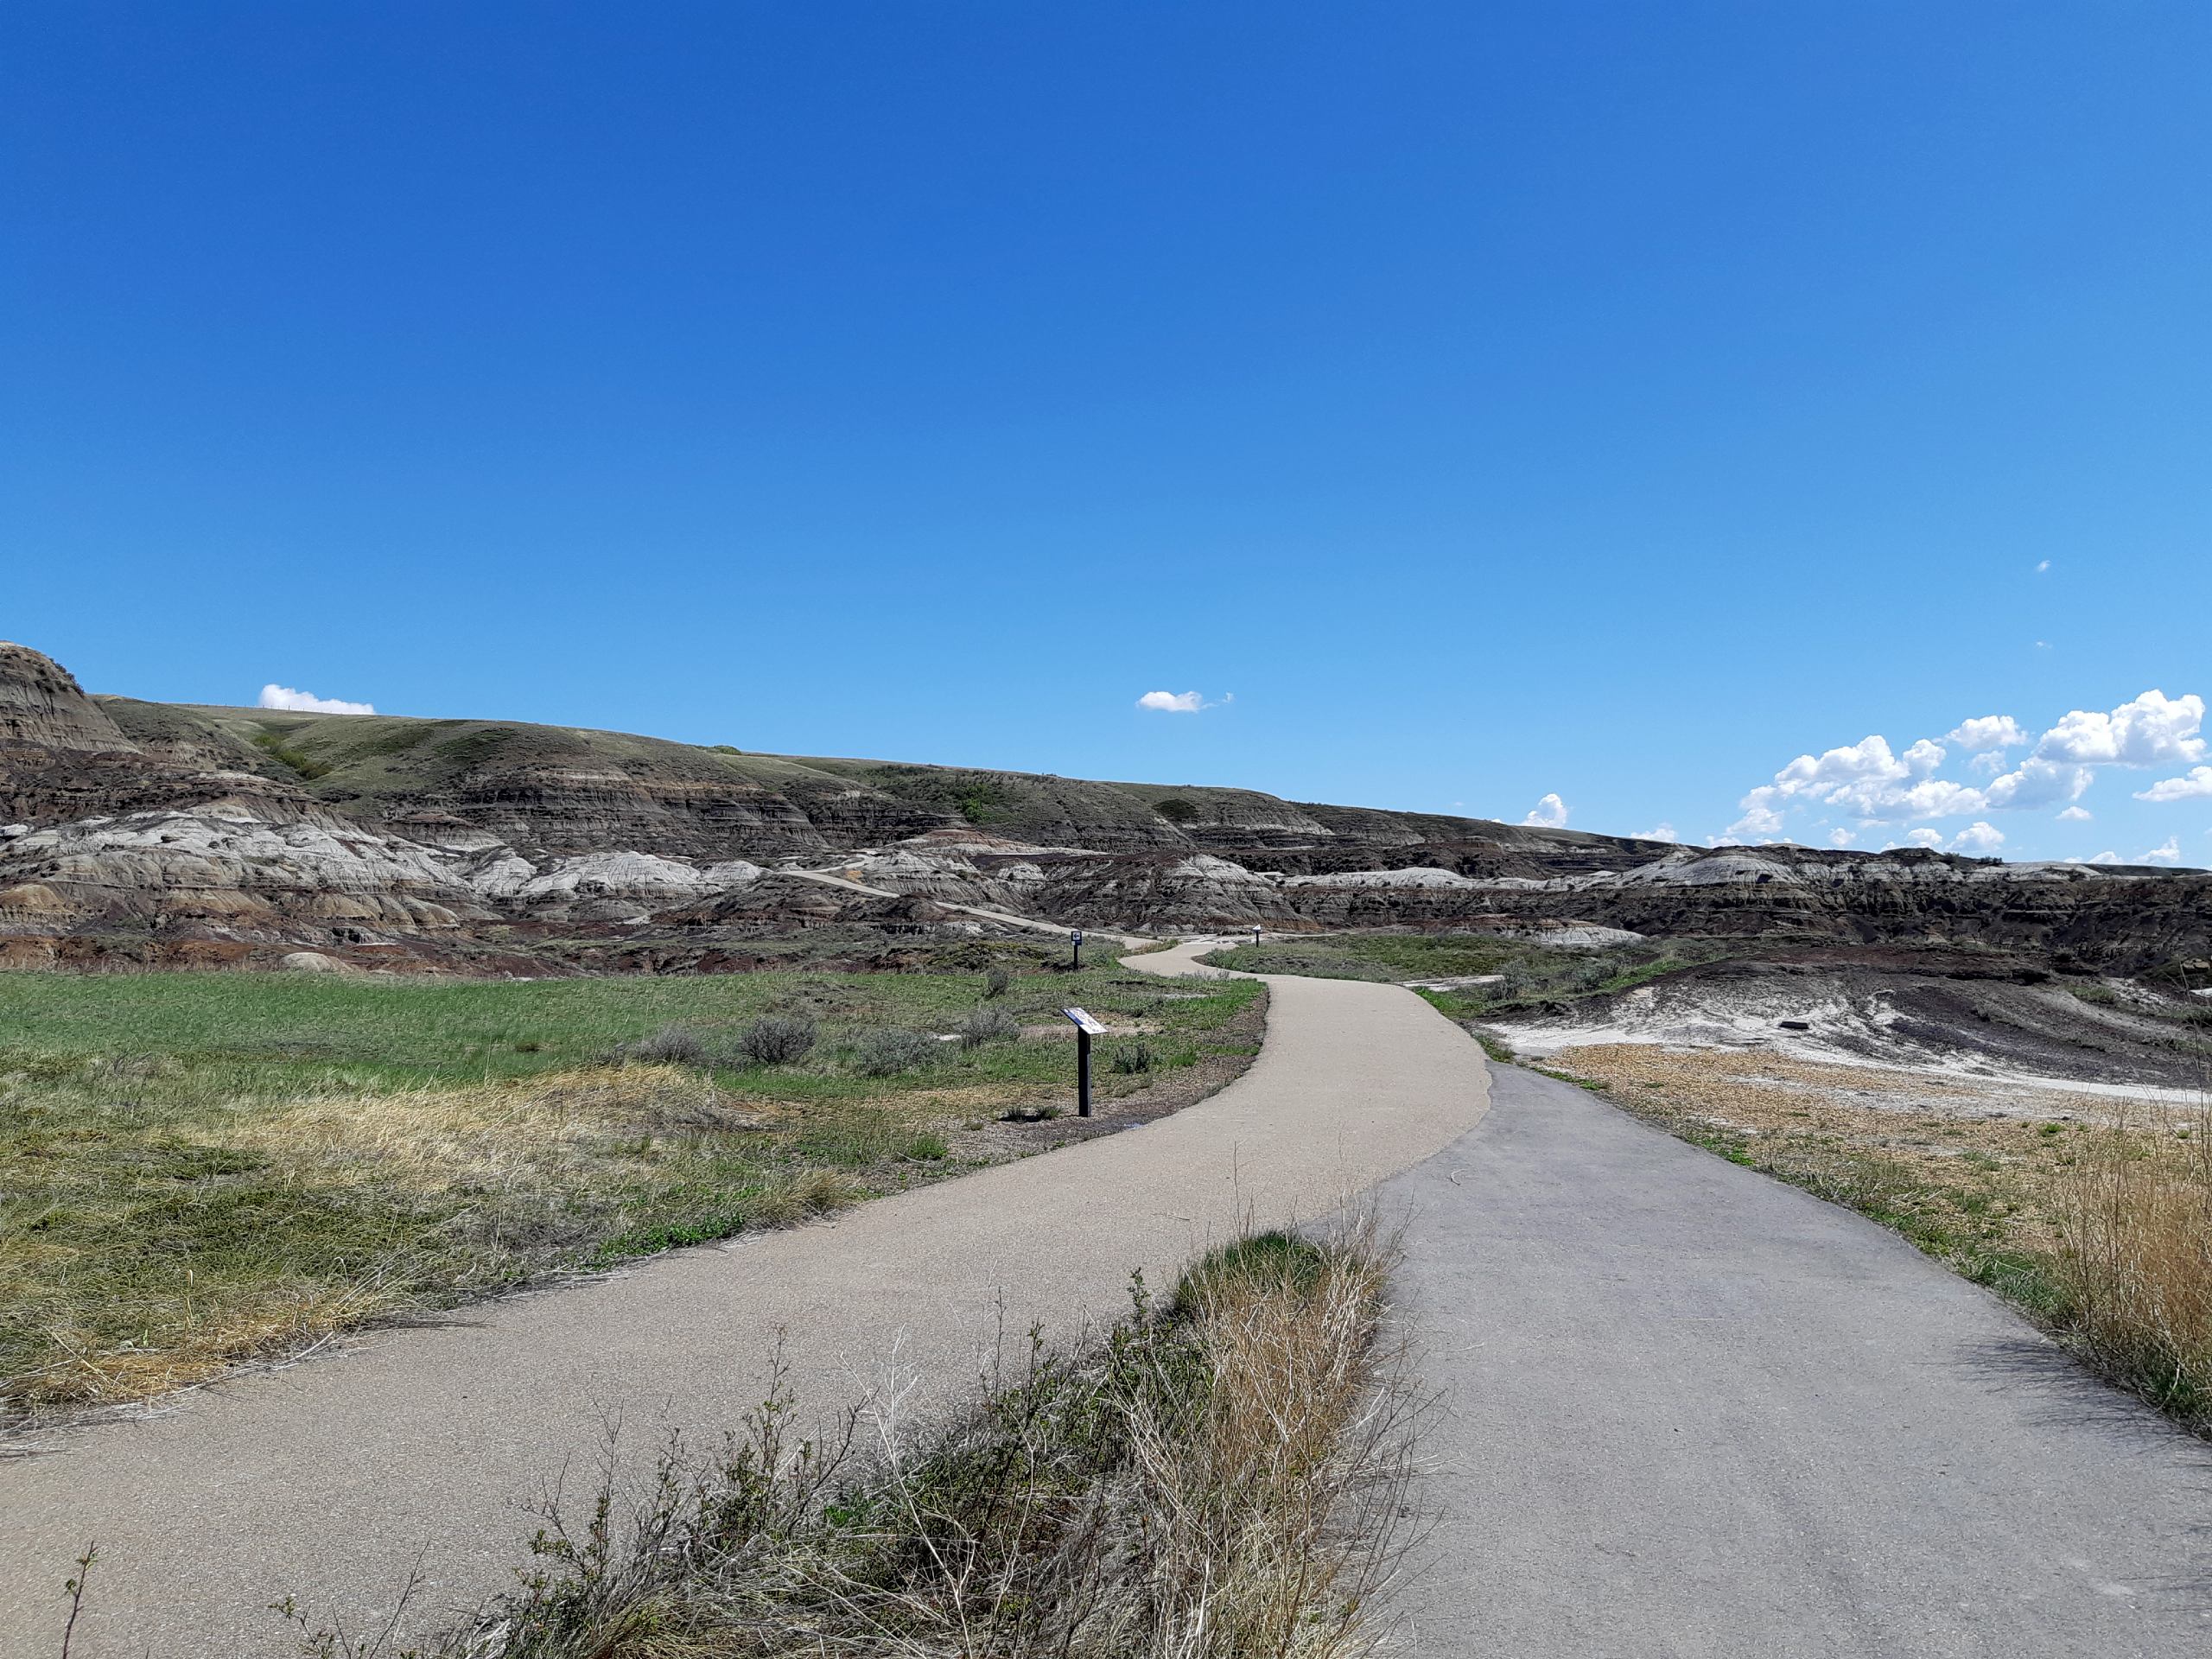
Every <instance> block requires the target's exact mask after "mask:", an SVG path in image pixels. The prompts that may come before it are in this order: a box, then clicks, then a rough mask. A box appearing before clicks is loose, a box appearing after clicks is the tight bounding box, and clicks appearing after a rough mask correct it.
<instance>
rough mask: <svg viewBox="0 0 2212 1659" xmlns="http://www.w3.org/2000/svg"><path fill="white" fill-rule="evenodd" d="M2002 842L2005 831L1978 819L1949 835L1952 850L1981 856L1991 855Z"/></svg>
mask: <svg viewBox="0 0 2212 1659" xmlns="http://www.w3.org/2000/svg"><path fill="white" fill-rule="evenodd" d="M2004 844H2005V832H2004V831H2003V830H2002V829H1999V828H1998V827H1997V826H1996V825H1995V824H1993V823H1981V822H1980V821H1978V820H1977V821H1976V822H1975V823H1970V824H1968V825H1967V827H1966V828H1965V829H1961V830H1960V831H1959V833H1958V834H1957V835H1955V836H1952V837H1951V850H1952V851H1953V852H1955V853H1973V854H1975V855H1979V856H1980V857H1983V858H1987V857H1989V856H1991V855H1993V854H1994V853H1995V852H1996V851H1997V849H1999V847H2002V846H2003V845H2004Z"/></svg>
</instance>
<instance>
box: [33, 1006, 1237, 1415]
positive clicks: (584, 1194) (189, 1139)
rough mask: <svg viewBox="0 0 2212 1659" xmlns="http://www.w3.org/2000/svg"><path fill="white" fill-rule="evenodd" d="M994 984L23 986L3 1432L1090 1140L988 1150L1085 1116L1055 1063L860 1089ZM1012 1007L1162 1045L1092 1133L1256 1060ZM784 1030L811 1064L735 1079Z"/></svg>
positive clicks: (1066, 1057) (1018, 1048)
mask: <svg viewBox="0 0 2212 1659" xmlns="http://www.w3.org/2000/svg"><path fill="white" fill-rule="evenodd" d="M988 985H989V981H988V978H987V977H986V976H983V975H982V974H973V973H957V974H953V973H947V974H934V975H933V974H896V975H892V974H882V975H872V976H871V975H827V974H770V973H762V974H748V975H733V976H722V977H719V978H709V977H700V978H695V979H681V978H675V977H669V978H662V979H655V980H652V981H615V980H594V981H581V980H579V981H561V982H543V983H537V984H524V983H500V982H456V983H451V984H445V983H441V984H420V983H413V982H390V983H385V982H374V981H352V980H348V981H346V982H329V983H326V982H316V981H313V980H312V978H311V976H269V975H250V974H224V975H191V974H181V973H172V974H151V975H143V976H127V977H108V976H102V977H78V976H58V975H10V976H7V978H6V990H7V995H6V996H5V997H4V998H0V1427H11V1426H13V1425H15V1424H16V1423H19V1422H23V1421H32V1422H36V1421H44V1420H47V1419H49V1418H52V1417H54V1416H57V1415H61V1414H67V1413H70V1412H73V1411H78V1410H82V1409H85V1408H100V1407H109V1406H117V1405H124V1404H128V1403H130V1402H137V1401H141V1400H144V1399H146V1398H149V1397H150V1396H152V1395H158V1394H160V1393H162V1392H164V1391H166V1390H168V1389H175V1388H178V1387H182V1386H186V1385H189V1384H192V1383H198V1382H201V1381H204V1380H206V1379H207V1378H210V1377H212V1376H217V1375H219V1374H220V1373H221V1372H222V1371H224V1370H226V1369H228V1368H230V1367H232V1366H234V1365H238V1364H240V1363H254V1362H259V1361H264V1360H273V1359H280V1358H283V1357H288V1356H290V1355H293V1354H296V1353H297V1352H299V1351H302V1349H305V1348H308V1347H312V1346H313V1345H315V1344H316V1343H317V1342H319V1341H320V1340H321V1339H322V1338H326V1337H327V1336H329V1335H331V1334H332V1333H334V1332H340V1331H343V1330H346V1329H347V1328H350V1327H353V1326H357V1325H362V1324H364V1323H366V1322H368V1321H372V1320H374V1319H379V1318H382V1317H385V1316H388V1315H391V1314H394V1313H404V1312H406V1311H410V1310H414V1309H421V1308H428V1307H438V1306H449V1305H451V1304H453V1303H454V1302H456V1301H460V1300H465V1299H467V1298H468V1297H470V1296H474V1295H479V1294H485V1293H486V1292H492V1291H497V1290H500V1289H503V1288H506V1287H513V1286H517V1285H520V1284H524V1283H528V1282H531V1281H538V1280H542V1279H543V1278H545V1277H547V1276H549V1275H557V1274H564V1273H569V1272H575V1271H588V1270H591V1269H594V1268H601V1267H605V1266H607V1265H608V1264H610V1263H612V1262H616V1261H620V1260H623V1259H626V1258H629V1257H632V1256H636V1255H644V1254H647V1253H649V1252H651V1251H653V1250H658V1249H666V1248H669V1247H671V1246H677V1245H683V1244H690V1243H700V1242H702V1241H704V1240H708V1239H712V1238H719V1237H722V1236H728V1235H729V1234H733V1233H736V1232H739V1231H741V1230H746V1229H748V1228H754V1227H761V1226H777V1225H783V1224H788V1223H790V1222H793V1221H798V1220H800V1219H803V1218H804V1217H807V1216H810V1215H814V1214H817V1213H820V1212H822V1211H827V1210H833V1209H836V1208H837V1207H838V1206H840V1205H844V1204H848V1203H851V1202H853V1201H855V1200H856V1199H859V1198H866V1197H868V1196H869V1195H870V1194H873V1193H878V1192H891V1191H896V1190H899V1189H902V1188H905V1187H907V1186H911V1185H915V1184H917V1183H919V1182H922V1181H926V1180H931V1179H937V1178H938V1177H940V1176H943V1175H945V1174H950V1173H957V1172H959V1171H963V1170H966V1169H972V1168H976V1167H978V1166H982V1165H984V1164H988V1163H995V1162H998V1161H1001V1160H1004V1159H1007V1158H1012V1157H1019V1156H1022V1155H1025V1154H1028V1153H1031V1152H1033V1151H1039V1150H1042V1149H1044V1148H1045V1147H1048V1146H1050V1145H1053V1144H1057V1143H1058V1142H1059V1141H1063V1140H1065V1139H1069V1138H1072V1136H1073V1135H1074V1134H1075V1133H1076V1132H1075V1131H1071V1130H1064V1129H1060V1128H1054V1129H1052V1130H1050V1131H1043V1130H1038V1129H1027V1130H1024V1129H1017V1128H1010V1127H1008V1126H1007V1125H1005V1124H1002V1123H1001V1122H999V1119H1000V1118H1001V1116H1002V1115H1003V1114H1004V1113H1005V1112H1006V1111H1007V1109H1009V1108H1012V1107H1014V1106H1018V1105H1020V1104H1023V1103H1038V1102H1040V1101H1052V1100H1057V1099H1058V1098H1061V1097H1063V1096H1066V1095H1068V1094H1070V1093H1071V1084H1072V1057H1071V1055H1070V1054H1068V1053H1067V1052H1065V1048H1064V1047H1062V1046H1055V1045H1047V1044H1041V1043H1031V1042H1015V1041H988V1042H982V1043H979V1044H976V1045H972V1046H963V1045H959V1044H929V1045H926V1046H925V1048H926V1051H927V1052H925V1053H924V1055H923V1057H922V1060H921V1063H920V1064H919V1065H917V1066H916V1067H915V1068H914V1069H912V1070H910V1071H904V1072H901V1073H899V1075H897V1076H893V1077H870V1076H867V1075H865V1074H864V1072H863V1070H862V1068H861V1065H859V1063H858V1061H859V1057H858V1054H857V1052H856V1051H857V1034H858V1033H862V1032H865V1031H869V1030H874V1029H877V1028H879V1027H892V1026H896V1027H900V1028H906V1027H912V1028H916V1029H925V1030H931V1031H941V1030H943V1029H944V1028H946V1027H957V1026H958V1025H959V1023H960V1021H961V1020H962V1019H963V1016H964V1015H965V1014H967V1013H968V1011H969V1010H970V1009H972V1008H974V1007H976V1006H977V1004H978V1001H979V999H981V998H982V996H983V995H984V993H985V992H986V991H987V989H988ZM1007 986H1008V988H1007V990H1006V991H1004V992H1002V993H1001V998H1000V1000H999V1001H998V1002H996V1003H994V1005H993V1006H994V1007H1001V1006H1002V1007H1007V1008H1012V1009H1014V1010H1016V1011H1017V1012H1019V1011H1020V1010H1024V1009H1027V1008H1030V1007H1032V1005H1034V1006H1035V1007H1037V1008H1040V1009H1041V1008H1043V1007H1046V1006H1051V1005H1056V1000H1065V999H1068V998H1071V997H1079V998H1081V999H1083V1000H1084V1001H1085V1002H1086V1005H1087V1006H1090V1007H1096V1008H1099V1009H1101V1010H1102V1011H1104V1012H1108V1013H1109V1014H1112V1015H1113V1016H1115V1017H1116V1018H1118V1019H1121V1020H1139V1019H1149V1020H1155V1021H1157V1022H1159V1023H1160V1024H1162V1025H1165V1026H1166V1027H1170V1028H1171V1030H1170V1033H1169V1034H1168V1035H1166V1037H1163V1038H1159V1039H1154V1046H1155V1048H1156V1049H1157V1050H1158V1052H1159V1055H1160V1061H1159V1065H1158V1066H1157V1071H1158V1073H1159V1074H1160V1075H1162V1076H1164V1077H1166V1079H1167V1081H1166V1084H1165V1086H1163V1087H1159V1088H1153V1087H1151V1086H1150V1085H1151V1083H1152V1081H1153V1080H1152V1078H1151V1077H1121V1076H1116V1075H1112V1074H1108V1075H1104V1076H1102V1077H1100V1078H1099V1080H1098V1089H1099V1092H1100V1095H1101V1097H1102V1103H1103V1105H1104V1106H1105V1111H1104V1112H1103V1114H1102V1116H1103V1118H1104V1119H1106V1120H1107V1121H1105V1122H1099V1123H1098V1124H1096V1126H1095V1132H1098V1133H1104V1132H1106V1131H1107V1130H1108V1129H1109V1128H1111V1127H1114V1126H1115V1125H1116V1124H1118V1123H1122V1122H1128V1121H1131V1120H1132V1119H1135V1118H1139V1117H1141V1116H1147V1115H1151V1114H1153V1113H1155V1112H1159V1111H1164V1110H1166V1109H1172V1107H1173V1105H1175V1104H1178V1103H1187V1101H1189V1100H1192V1099H1196V1098H1198V1097H1200V1096H1202V1095H1203V1094H1204V1093H1205V1092H1208V1091H1210V1090H1211V1089H1212V1088H1216V1087H1218V1086H1219V1085H1220V1084H1221V1083H1222V1082H1224V1081H1226V1080H1227V1076H1228V1075H1230V1074H1232V1073H1233V1071H1234V1070H1236V1069H1239V1068H1241V1066H1242V1065H1243V1063H1244V1059H1245V1058H1246V1057H1248V1056H1249V1054H1250V1053H1251V1052H1254V1051H1255V1049H1256V1047H1257V1037H1258V1020H1259V1017H1260V1016H1259V1012H1258V1010H1259V1008H1260V1007H1261V1005H1262V1002H1263V1001H1264V999H1263V997H1262V995H1261V990H1260V988H1259V987H1257V986H1254V985H1246V984H1243V983H1230V984H1228V985H1225V986H1224V987H1220V988H1215V990H1213V991H1212V992H1211V993H1210V994H1209V995H1205V996H1204V997H1201V998H1198V999H1195V1000H1193V999H1183V1000H1169V999H1167V998H1166V997H1165V995H1163V993H1162V991H1161V988H1160V985H1159V983H1158V982H1155V981H1152V980H1149V979H1145V978H1142V977H1141V976H1134V975H1128V974H1125V973H1124V972H1123V971H1122V970H1121V969H1117V968H1114V967H1110V966H1109V967H1103V968H1099V969H1091V970H1086V971H1085V972H1084V973H1083V974H1081V975H1073V976H1070V975H1060V974H1057V973H1054V974H1049V975H1047V974H1043V973H1037V974H1025V975H1021V976H1014V977H1011V978H1009V979H1008V980H1007ZM778 1022H780V1025H781V1027H789V1028H790V1029H791V1030H792V1031H800V1032H804V1031H809V1030H812V1031H817V1032H818V1033H819V1038H820V1039H819V1040H818V1041H817V1043H815V1044H814V1045H812V1046H809V1047H804V1048H803V1049H802V1047H801V1046H800V1045H799V1044H798V1042H797V1041H796V1039H794V1040H792V1041H791V1042H788V1043H785V1044H783V1045H782V1046H780V1047H779V1050H778V1052H785V1053H789V1054H790V1055H791V1058H789V1059H787V1060H784V1061H773V1062H772V1061H769V1060H766V1059H763V1058H760V1057H758V1056H755V1055H753V1054H751V1053H749V1052H746V1039H747V1037H748V1036H752V1035H756V1034H758V1033H760V1032H761V1030H762V1029H763V1027H769V1026H772V1025H776V1024H777V1023H778ZM756 1046H757V1045H756ZM641 1047H644V1048H649V1049H652V1050H654V1051H655V1052H663V1053H664V1056H665V1057H666V1058H664V1060H663V1061H662V1062H660V1063H650V1062H648V1063H639V1058H638V1056H639V1050H640V1048H641ZM686 1056H689V1057H690V1058H684V1057H686ZM1140 1090H1144V1091H1145V1092H1143V1093H1142V1094H1140V1093H1139V1092H1138V1091H1140ZM1093 1127H1094V1126H1091V1125H1085V1126H1084V1129H1085V1130H1086V1131H1090V1130H1092V1129H1093Z"/></svg>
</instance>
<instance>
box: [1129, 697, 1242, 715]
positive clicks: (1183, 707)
mask: <svg viewBox="0 0 2212 1659" xmlns="http://www.w3.org/2000/svg"><path fill="white" fill-rule="evenodd" d="M1224 702H1236V693H1235V692H1234V691H1224V692H1223V693H1222V694H1221V697H1220V700H1219V701H1218V702H1207V701H1206V700H1205V698H1204V697H1203V696H1199V695H1198V693H1197V692H1196V691H1147V692H1146V693H1145V694H1144V696H1141V697H1139V698H1138V699H1137V707H1138V708H1140V709H1155V710H1157V711H1158V712H1159V713H1160V714H1163V715H1195V714H1197V713H1198V710H1199V709H1218V708H1220V707H1221V705H1222V703H1224Z"/></svg>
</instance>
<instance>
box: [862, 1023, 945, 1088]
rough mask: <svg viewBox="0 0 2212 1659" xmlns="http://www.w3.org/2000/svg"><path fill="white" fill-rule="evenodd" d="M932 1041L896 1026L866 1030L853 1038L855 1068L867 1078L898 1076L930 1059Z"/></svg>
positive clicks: (916, 1032)
mask: <svg viewBox="0 0 2212 1659" xmlns="http://www.w3.org/2000/svg"><path fill="white" fill-rule="evenodd" d="M929 1053H930V1039H928V1038H926V1037H925V1036H923V1035H922V1033H920V1032H918V1031H906V1030H902V1029H901V1028H899V1027H896V1026H882V1027H877V1028H876V1029H874V1030H873V1031H864V1032H862V1033H861V1034H860V1035H859V1036H858V1037H856V1038H855V1039H853V1069H854V1070H855V1071H858V1072H859V1073H860V1074H861V1076H862V1077H897V1076H898V1075H899V1073H900V1072H902V1071H912V1070H914V1068H915V1067H917V1066H918V1065H921V1064H922V1062H923V1061H924V1060H925V1059H927V1058H929Z"/></svg>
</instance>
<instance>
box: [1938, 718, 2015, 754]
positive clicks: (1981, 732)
mask: <svg viewBox="0 0 2212 1659" xmlns="http://www.w3.org/2000/svg"><path fill="white" fill-rule="evenodd" d="M1943 741H1945V742H1946V743H1955V744H1957V745H1958V746H1959V747H1961V748H1962V749H1964V750H1966V751H1967V753H1969V754H1972V753H1977V752H1978V751H1980V750H1982V749H2017V748H2018V747H2020V745H2021V744H2023V743H2024V742H2026V741H2028V734H2027V733H2026V732H2025V731H2024V730H2023V729H2022V728H2021V726H2020V722H2019V721H2017V720H2015V719H2013V718H2012V715H1977V716H1975V717H1974V719H1972V720H1962V721H1960V722H1959V723H1958V724H1957V725H1956V726H1955V727H1953V728H1951V730H1950V732H1949V733H1948V734H1947V735H1946V736H1945V737H1944V739H1943Z"/></svg>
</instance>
